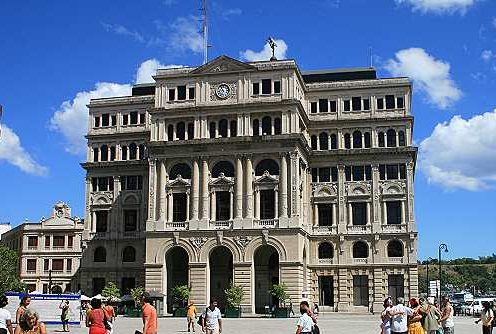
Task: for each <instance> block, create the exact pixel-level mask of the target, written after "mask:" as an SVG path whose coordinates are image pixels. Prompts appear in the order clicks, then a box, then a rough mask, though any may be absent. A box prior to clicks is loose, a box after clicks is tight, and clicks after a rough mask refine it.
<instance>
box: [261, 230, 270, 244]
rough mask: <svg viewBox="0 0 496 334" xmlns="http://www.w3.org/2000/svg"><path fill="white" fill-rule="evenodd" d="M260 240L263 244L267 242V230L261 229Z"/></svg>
mask: <svg viewBox="0 0 496 334" xmlns="http://www.w3.org/2000/svg"><path fill="white" fill-rule="evenodd" d="M262 241H263V243H264V244H267V243H268V242H269V230H267V229H264V230H262Z"/></svg>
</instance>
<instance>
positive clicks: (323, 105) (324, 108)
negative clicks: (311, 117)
mask: <svg viewBox="0 0 496 334" xmlns="http://www.w3.org/2000/svg"><path fill="white" fill-rule="evenodd" d="M328 111H329V104H328V100H327V99H319V112H328Z"/></svg>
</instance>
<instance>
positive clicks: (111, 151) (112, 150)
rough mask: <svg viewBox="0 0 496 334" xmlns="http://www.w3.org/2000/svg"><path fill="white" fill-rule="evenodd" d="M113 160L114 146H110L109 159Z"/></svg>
mask: <svg viewBox="0 0 496 334" xmlns="http://www.w3.org/2000/svg"><path fill="white" fill-rule="evenodd" d="M114 160H115V146H111V147H110V161H114Z"/></svg>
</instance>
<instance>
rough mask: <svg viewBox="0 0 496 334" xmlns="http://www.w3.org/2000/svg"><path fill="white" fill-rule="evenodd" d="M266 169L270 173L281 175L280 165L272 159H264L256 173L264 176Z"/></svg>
mask: <svg viewBox="0 0 496 334" xmlns="http://www.w3.org/2000/svg"><path fill="white" fill-rule="evenodd" d="M265 171H268V172H269V174H270V175H279V165H278V164H277V162H275V161H274V160H272V159H264V160H262V161H260V162H259V163H258V165H257V167H256V168H255V175H256V176H262V175H263V173H264V172H265Z"/></svg>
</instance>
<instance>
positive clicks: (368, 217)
mask: <svg viewBox="0 0 496 334" xmlns="http://www.w3.org/2000/svg"><path fill="white" fill-rule="evenodd" d="M366 210H367V211H366V214H367V225H370V202H367V207H366Z"/></svg>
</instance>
